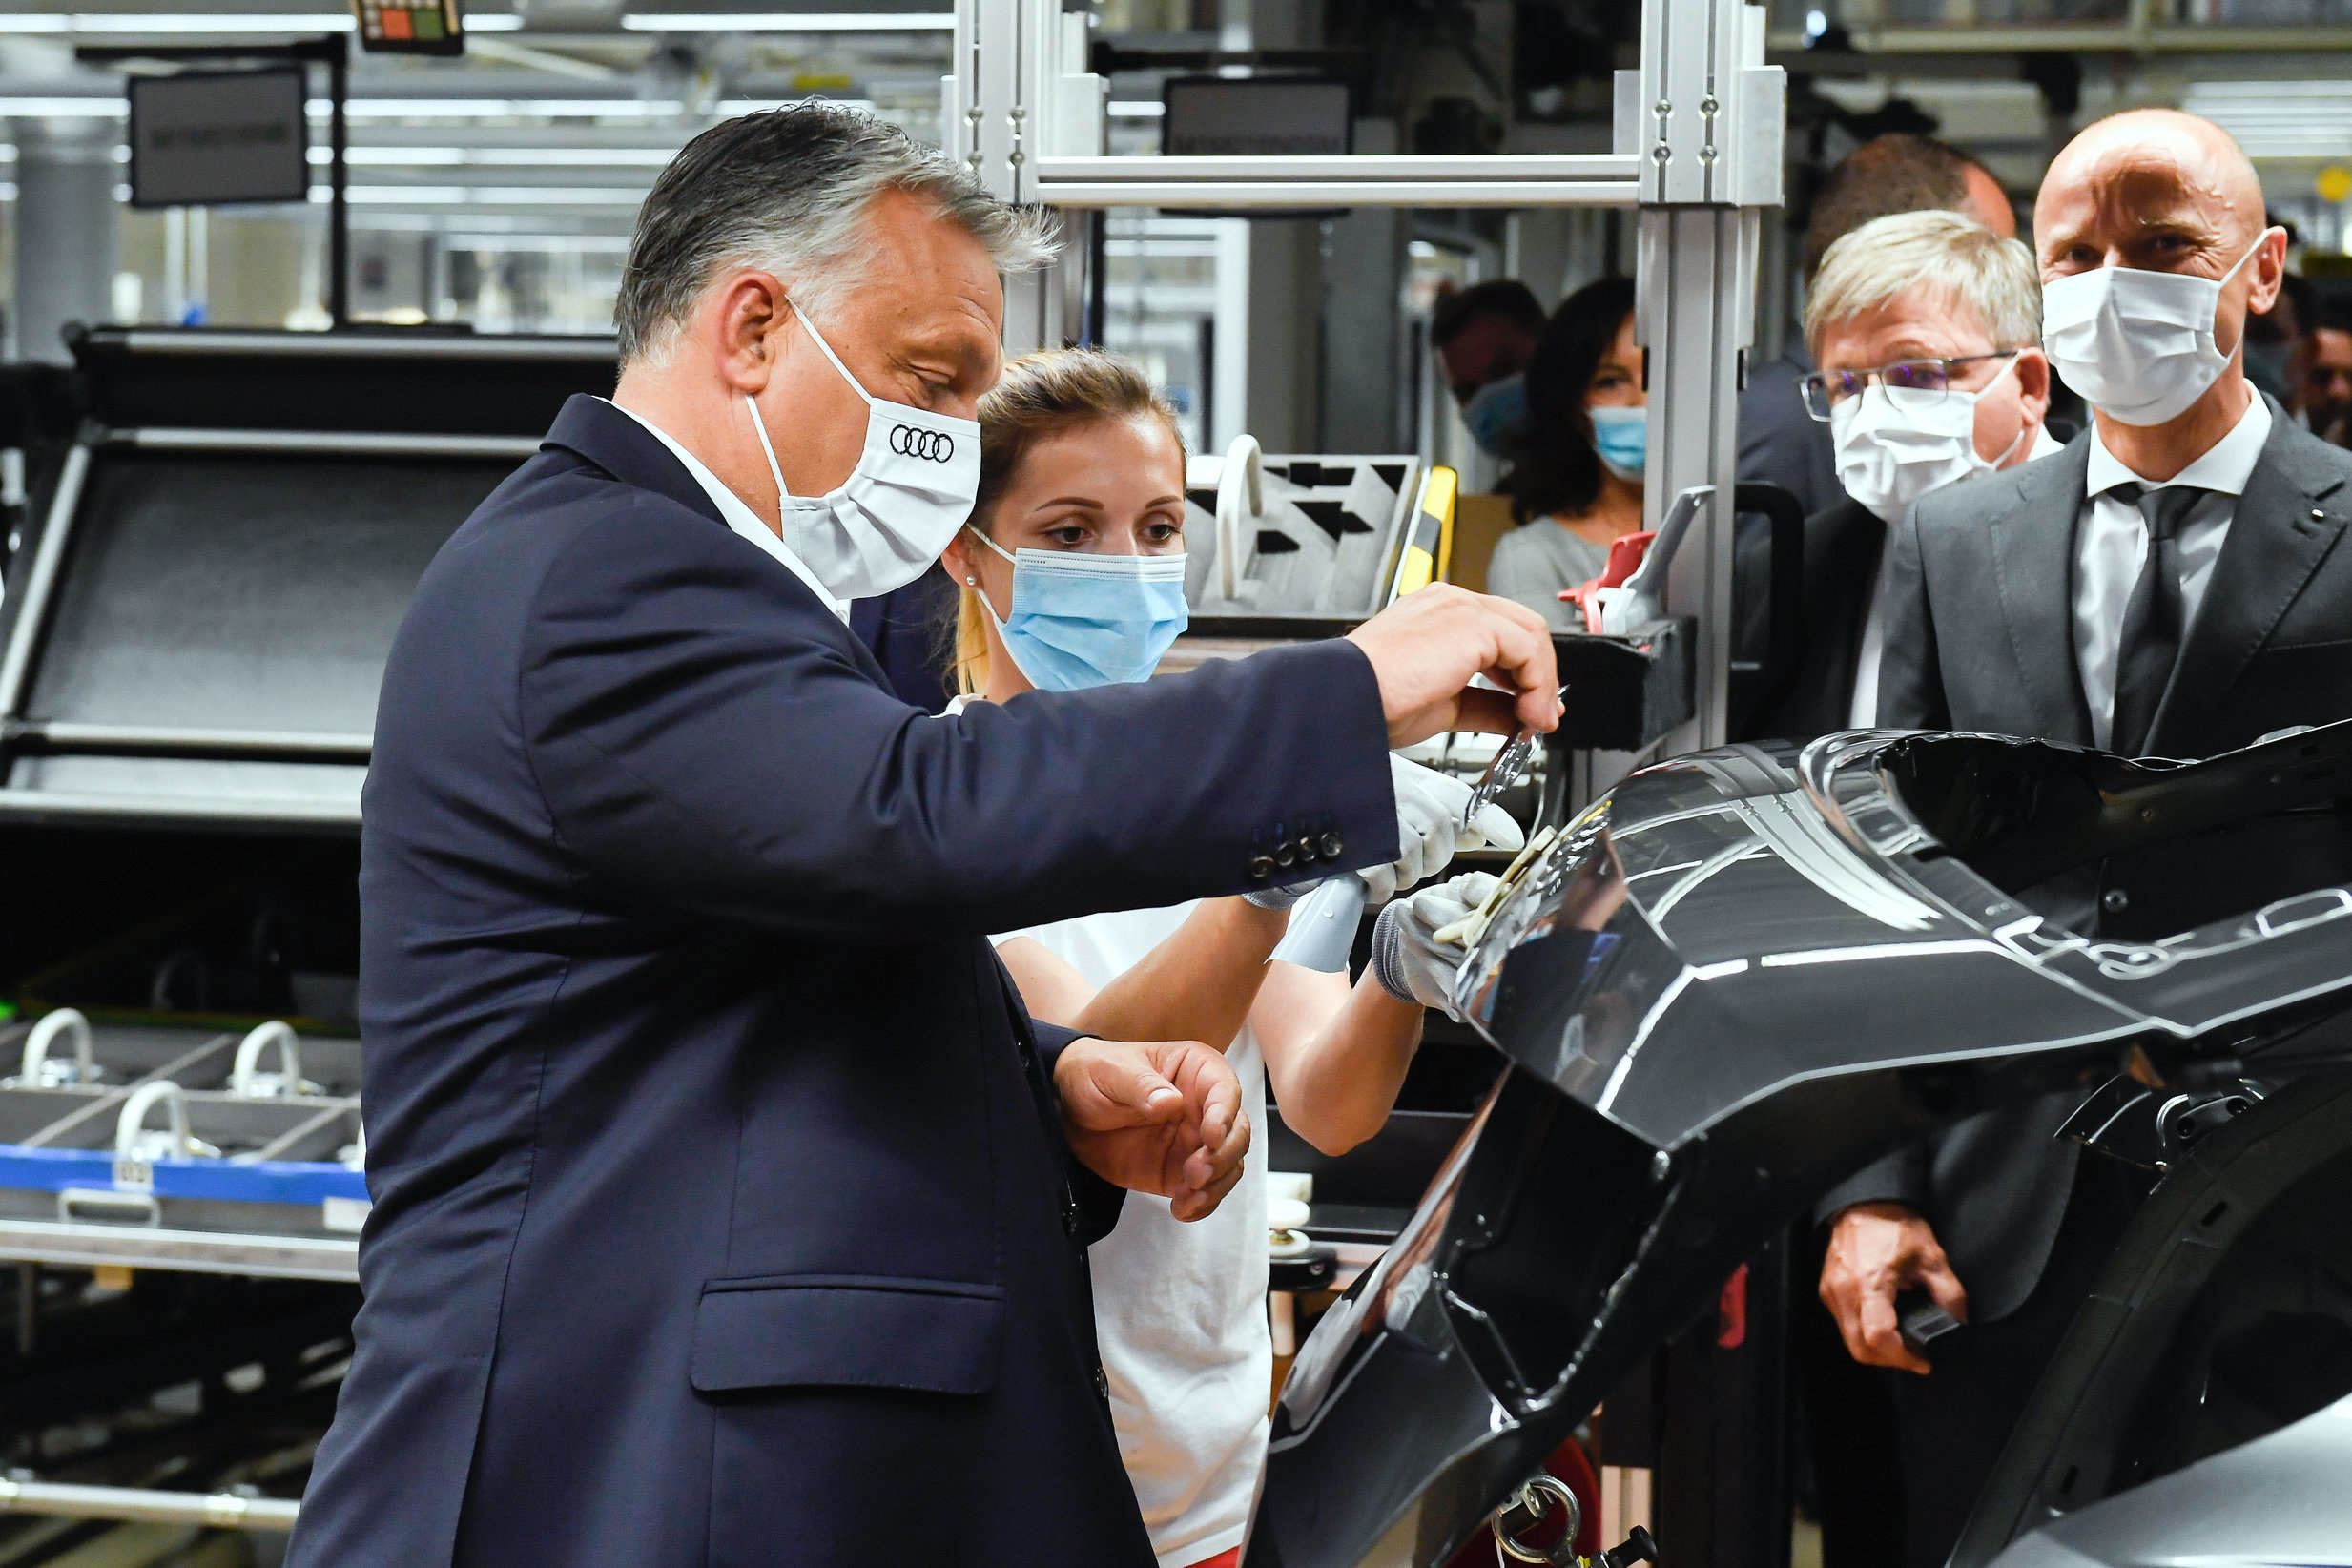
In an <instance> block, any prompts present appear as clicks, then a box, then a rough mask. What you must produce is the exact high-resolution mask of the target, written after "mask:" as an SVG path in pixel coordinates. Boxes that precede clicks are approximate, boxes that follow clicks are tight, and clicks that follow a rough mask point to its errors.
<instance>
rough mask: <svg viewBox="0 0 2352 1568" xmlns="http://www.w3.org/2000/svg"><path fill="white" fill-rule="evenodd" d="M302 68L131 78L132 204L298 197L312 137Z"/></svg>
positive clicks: (303, 191)
mask: <svg viewBox="0 0 2352 1568" xmlns="http://www.w3.org/2000/svg"><path fill="white" fill-rule="evenodd" d="M302 99H303V86H302V68H301V67H300V66H273V67H271V68H269V69H268V70H266V71H229V72H222V71H183V72H178V73H177V74H175V75H170V76H134V77H132V78H131V204H132V205H133V206H134V207H182V206H186V207H196V206H204V205H212V204H217V203H220V202H230V201H302V200H306V199H307V198H308V197H309V196H310V163H309V147H310V135H309V125H308V122H307V121H306V120H305V119H304V118H303V113H302Z"/></svg>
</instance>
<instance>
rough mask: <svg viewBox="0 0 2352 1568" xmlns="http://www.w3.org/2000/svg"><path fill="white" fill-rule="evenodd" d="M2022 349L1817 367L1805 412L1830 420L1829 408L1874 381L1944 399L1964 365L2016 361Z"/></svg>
mask: <svg viewBox="0 0 2352 1568" xmlns="http://www.w3.org/2000/svg"><path fill="white" fill-rule="evenodd" d="M2018 352H2019V351H2018V350H2016V349H2013V348H2005V349H2003V350H2001V351H2000V352H1999V353H1997V354H1964V355H1962V356H1960V357H1959V358H1958V359H1952V360H1897V361H1895V362H1894V363H1892V364H1888V365H1881V366H1879V367H1878V368H1877V369H1876V370H1832V371H1828V372H1826V373H1825V372H1822V371H1818V370H1817V371H1815V372H1814V373H1813V374H1812V375H1810V376H1807V377H1805V384H1804V393H1805V412H1806V413H1808V414H1810V415H1812V416H1813V418H1815V419H1816V420H1820V421H1823V422H1824V423H1826V422H1827V420H1828V418H1829V410H1831V409H1832V408H1835V407H1836V406H1837V405H1838V404H1839V403H1842V402H1845V401H1846V400H1847V399H1848V398H1859V397H1860V396H1862V389H1863V388H1864V387H1866V386H1867V385H1869V384H1870V383H1871V382H1874V381H1875V382H1878V383H1879V384H1880V385H1881V386H1884V387H1886V388H1887V389H1888V391H1890V392H1905V393H1909V394H1912V395H1913V396H1914V397H1918V398H1940V397H1942V396H1943V395H1944V394H1945V393H1947V392H1949V391H1950V390H1951V382H1952V378H1953V377H1954V376H1955V375H1958V374H1959V373H1960V370H1961V367H1962V366H1963V365H1971V364H1982V363H1984V362H1985V361H1988V360H2013V359H2015V358H2016V357H2017V355H2018Z"/></svg>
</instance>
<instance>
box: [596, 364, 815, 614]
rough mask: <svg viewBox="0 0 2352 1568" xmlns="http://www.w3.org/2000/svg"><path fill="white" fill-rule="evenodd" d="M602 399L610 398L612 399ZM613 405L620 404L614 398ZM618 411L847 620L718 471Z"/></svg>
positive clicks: (732, 521) (733, 522)
mask: <svg viewBox="0 0 2352 1568" xmlns="http://www.w3.org/2000/svg"><path fill="white" fill-rule="evenodd" d="M605 401H607V402H610V401H611V400H610V399H607V400H605ZM612 406H613V407H615V408H621V405H620V404H619V403H617V402H615V403H613V404H612ZM621 412H622V413H624V414H627V415H629V418H630V419H632V420H635V421H636V422H637V423H639V424H642V425H644V426H645V427H646V428H647V429H648V430H650V431H651V432H652V434H653V439H654V440H655V441H658V442H660V443H661V444H663V445H664V446H667V447H669V448H670V452H671V456H672V457H675V458H676V459H677V460H678V461H679V462H680V463H682V464H685V465H686V471H687V472H688V473H689V474H691V475H692V476H693V478H694V483H695V484H697V485H701V486H702V490H703V494H705V495H707V496H709V497H710V498H711V504H712V505H714V506H716V507H717V508H718V514H719V516H720V517H722V518H724V519H725V520H726V523H727V526H729V527H730V528H732V529H733V530H734V531H735V532H736V533H739V534H741V535H742V536H743V537H744V538H746V539H748V540H750V541H751V542H752V543H753V544H754V545H757V546H758V547H760V548H761V549H763V550H765V551H767V552H768V554H769V555H771V556H773V557H774V558H775V560H777V561H778V562H780V563H781V564H782V565H783V567H784V568H785V569H786V570H788V571H790V572H791V573H792V574H793V575H794V577H797V578H799V579H800V580H801V581H802V582H804V583H806V584H808V585H809V591H810V592H811V593H814V594H815V595H816V597H817V600H818V602H819V603H821V604H822V605H823V606H824V607H825V608H826V609H830V610H832V611H833V612H834V613H835V614H836V615H837V616H839V617H840V618H841V619H842V620H843V621H844V622H846V621H848V620H849V616H850V607H849V601H848V600H846V599H836V598H835V597H834V596H833V594H832V592H831V591H830V590H829V589H827V588H826V587H825V585H824V584H823V583H821V582H819V581H817V578H816V573H815V572H813V571H811V570H810V569H809V564H808V563H807V562H806V561H803V560H801V559H800V557H799V556H797V555H794V553H793V550H792V547H791V546H789V545H787V544H785V543H784V541H783V538H782V537H781V536H780V535H778V534H777V532H776V531H775V530H774V528H772V527H770V526H768V525H767V524H765V523H763V522H761V521H760V520H759V514H758V513H757V512H755V511H753V510H752V508H751V507H750V506H749V505H746V504H745V503H744V500H743V498H742V497H741V496H739V495H737V494H735V492H734V491H732V490H731V489H729V488H728V487H727V486H726V485H723V484H721V483H719V477H718V475H716V474H714V473H712V471H711V470H710V469H708V468H706V467H704V466H703V465H702V460H701V459H700V458H697V457H696V456H694V454H693V453H691V452H690V451H688V450H687V449H686V448H685V447H683V446H681V445H679V444H677V443H676V442H674V441H672V440H671V439H670V432H669V431H667V430H665V429H663V428H662V427H661V426H660V425H658V424H655V423H653V422H652V421H651V420H650V419H647V418H646V417H645V416H644V415H642V414H639V413H635V412H633V411H632V410H629V409H627V408H621Z"/></svg>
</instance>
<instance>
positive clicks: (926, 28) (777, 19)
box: [621, 10, 956, 32]
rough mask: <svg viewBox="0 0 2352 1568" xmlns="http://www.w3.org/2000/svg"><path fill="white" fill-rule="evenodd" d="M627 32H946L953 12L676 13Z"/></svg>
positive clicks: (638, 22) (641, 21) (631, 21)
mask: <svg viewBox="0 0 2352 1568" xmlns="http://www.w3.org/2000/svg"><path fill="white" fill-rule="evenodd" d="M621 26H622V27H623V28H624V29H626V30H627V31H630V32H948V31H954V29H955V26H956V15H955V12H953V11H900V12H875V11H865V10H768V11H741V12H730V11H679V12H675V13H673V14H671V15H667V16H664V15H648V16H624V17H622V18H621Z"/></svg>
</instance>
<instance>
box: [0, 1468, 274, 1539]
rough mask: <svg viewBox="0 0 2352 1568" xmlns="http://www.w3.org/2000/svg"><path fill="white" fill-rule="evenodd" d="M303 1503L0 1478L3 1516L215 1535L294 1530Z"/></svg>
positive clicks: (0, 1511)
mask: <svg viewBox="0 0 2352 1568" xmlns="http://www.w3.org/2000/svg"><path fill="white" fill-rule="evenodd" d="M300 1510H301V1504H299V1503H292V1502H286V1501H284V1500H282V1499H280V1498H278V1497H242V1496H237V1494H236V1493H234V1492H213V1493H204V1492H151V1491H148V1490H147V1489H145V1488H143V1487H134V1486H72V1485H68V1484H66V1483H64V1482H60V1481H19V1480H12V1479H10V1478H8V1477H5V1476H0V1514H46V1515H49V1516H52V1517H53V1518H61V1519H124V1520H135V1521H138V1522H140V1523H146V1524H200V1525H205V1526H208V1527H210V1528H212V1529H215V1530H291V1529H293V1528H294V1518H295V1516H296V1515H297V1514H298V1513H299V1512H300Z"/></svg>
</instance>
